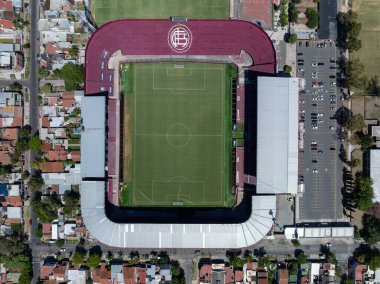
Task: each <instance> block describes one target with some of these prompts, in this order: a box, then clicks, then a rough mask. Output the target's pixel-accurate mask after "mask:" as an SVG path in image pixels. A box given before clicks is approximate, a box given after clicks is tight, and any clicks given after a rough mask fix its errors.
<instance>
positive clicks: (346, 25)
mask: <svg viewBox="0 0 380 284" xmlns="http://www.w3.org/2000/svg"><path fill="white" fill-rule="evenodd" d="M357 19H358V13H356V12H354V11H352V10H351V9H350V10H348V12H347V13H339V15H338V38H337V42H338V45H339V47H341V48H342V49H344V50H348V51H349V52H353V51H358V50H359V49H360V48H361V47H362V43H361V40H360V39H359V34H360V31H361V28H362V26H361V23H359V22H357Z"/></svg>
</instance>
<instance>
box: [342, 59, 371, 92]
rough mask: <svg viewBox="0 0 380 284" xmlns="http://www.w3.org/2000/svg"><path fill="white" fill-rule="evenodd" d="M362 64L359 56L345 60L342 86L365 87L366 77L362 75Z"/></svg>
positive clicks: (366, 83)
mask: <svg viewBox="0 0 380 284" xmlns="http://www.w3.org/2000/svg"><path fill="white" fill-rule="evenodd" d="M363 71H364V64H363V63H361V62H360V60H359V58H354V59H352V60H350V61H348V62H347V64H346V66H345V68H344V80H343V86H344V87H348V88H351V87H354V88H365V87H366V86H367V85H368V79H367V78H366V77H365V76H363V75H362V74H363Z"/></svg>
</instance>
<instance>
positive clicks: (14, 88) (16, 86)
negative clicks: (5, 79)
mask: <svg viewBox="0 0 380 284" xmlns="http://www.w3.org/2000/svg"><path fill="white" fill-rule="evenodd" d="M8 88H9V90H10V91H12V92H20V91H21V90H22V85H21V84H20V83H19V82H13V83H12V84H10V85H9V87H8Z"/></svg>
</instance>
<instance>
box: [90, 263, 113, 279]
mask: <svg viewBox="0 0 380 284" xmlns="http://www.w3.org/2000/svg"><path fill="white" fill-rule="evenodd" d="M91 278H92V281H93V283H94V284H108V283H109V284H111V271H109V270H108V268H107V264H106V263H105V262H102V263H100V267H97V268H92V269H91Z"/></svg>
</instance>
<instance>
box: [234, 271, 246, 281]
mask: <svg viewBox="0 0 380 284" xmlns="http://www.w3.org/2000/svg"><path fill="white" fill-rule="evenodd" d="M243 278H244V273H243V271H241V270H236V271H235V281H236V282H242V281H243Z"/></svg>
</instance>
